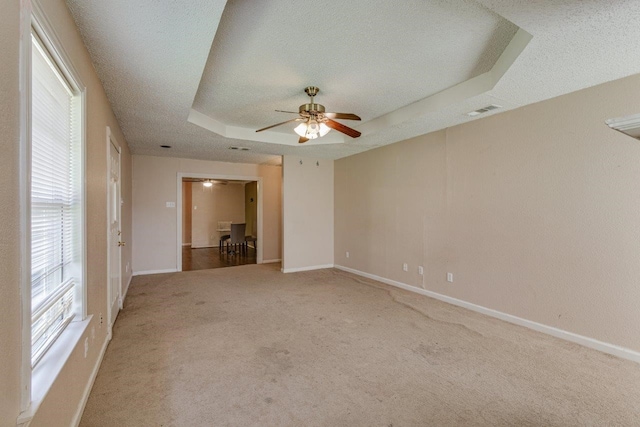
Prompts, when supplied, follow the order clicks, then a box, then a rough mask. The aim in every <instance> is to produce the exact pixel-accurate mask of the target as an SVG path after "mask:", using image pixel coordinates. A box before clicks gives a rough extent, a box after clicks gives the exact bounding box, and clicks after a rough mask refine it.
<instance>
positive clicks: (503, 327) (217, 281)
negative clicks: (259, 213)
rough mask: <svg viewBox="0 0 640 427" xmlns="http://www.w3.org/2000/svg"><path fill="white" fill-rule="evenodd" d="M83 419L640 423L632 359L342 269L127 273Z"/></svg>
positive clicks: (114, 422)
mask: <svg viewBox="0 0 640 427" xmlns="http://www.w3.org/2000/svg"><path fill="white" fill-rule="evenodd" d="M81 425H82V426H254V425H255V426H257V425H260V426H385V427H388V426H396V427H398V426H428V425H433V426H444V425H456V426H458V425H474V426H477V425H487V426H496V425H518V426H527V425H539V426H554V425H557V426H560V425H562V426H567V425H594V426H595V425H598V426H599V425H629V426H640V365H637V364H634V363H632V362H628V361H624V360H621V359H618V358H615V357H612V356H608V355H606V354H603V353H599V352H597V351H594V350H590V349H587V348H583V347H580V346H578V345H575V344H571V343H568V342H565V341H562V340H559V339H555V338H552V337H549V336H546V335H543V334H539V333H536V332H532V331H530V330H528V329H525V328H521V327H518V326H514V325H511V324H508V323H504V322H501V321H499V320H496V319H493V318H489V317H485V316H482V315H479V314H477V313H474V312H470V311H467V310H464V309H461V308H457V307H454V306H450V305H448V304H445V303H442V302H439V301H436V300H432V299H429V298H426V297H423V296H420V295H417V294H413V293H410V292H406V291H403V290H398V289H395V288H392V287H388V286H386V285H383V284H381V283H378V282H374V281H371V280H366V279H362V278H359V277H357V276H354V275H351V274H348V273H344V272H341V271H338V270H321V271H313V272H304V273H294V274H286V275H284V274H281V273H280V272H279V265H251V266H243V267H232V268H226V269H217V270H206V271H193V272H184V273H176V274H162V275H152V276H139V277H135V278H134V280H133V283H132V285H131V288H130V291H129V295H128V296H127V299H126V301H125V308H124V310H123V311H122V312H121V313H120V316H119V317H118V320H117V322H116V325H115V330H114V338H113V341H112V342H111V344H110V345H109V348H108V350H107V353H106V356H105V358H104V362H103V364H102V367H101V369H100V372H99V374H98V377H97V379H96V382H95V385H94V387H93V391H92V392H91V396H90V398H89V401H88V403H87V407H86V410H85V413H84V416H83V418H82V422H81Z"/></svg>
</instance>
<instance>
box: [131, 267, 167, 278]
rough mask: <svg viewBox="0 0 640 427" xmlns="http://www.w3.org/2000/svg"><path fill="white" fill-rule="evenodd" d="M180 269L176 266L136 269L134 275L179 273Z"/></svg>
mask: <svg viewBox="0 0 640 427" xmlns="http://www.w3.org/2000/svg"><path fill="white" fill-rule="evenodd" d="M177 272H178V270H176V269H175V268H169V269H167V270H144V271H134V272H133V275H134V276H144V275H145V274H162V273H177Z"/></svg>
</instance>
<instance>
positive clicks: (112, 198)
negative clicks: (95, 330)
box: [108, 138, 125, 331]
mask: <svg viewBox="0 0 640 427" xmlns="http://www.w3.org/2000/svg"><path fill="white" fill-rule="evenodd" d="M108 205H109V206H108V209H109V213H108V219H109V285H108V301H109V309H108V321H109V331H111V327H112V326H113V324H114V322H115V321H116V317H117V316H118V312H119V311H120V307H121V306H122V302H121V295H120V291H121V289H122V287H121V281H122V277H121V276H122V274H121V271H122V270H121V262H122V261H121V247H122V246H124V244H125V243H124V242H123V241H122V232H121V229H120V149H119V147H117V146H116V145H115V144H114V141H113V140H112V139H111V138H109V201H108Z"/></svg>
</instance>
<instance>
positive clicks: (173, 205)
mask: <svg viewBox="0 0 640 427" xmlns="http://www.w3.org/2000/svg"><path fill="white" fill-rule="evenodd" d="M166 206H167V207H168V208H175V207H176V202H167V203H166Z"/></svg>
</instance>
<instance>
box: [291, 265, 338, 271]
mask: <svg viewBox="0 0 640 427" xmlns="http://www.w3.org/2000/svg"><path fill="white" fill-rule="evenodd" d="M323 268H333V264H325V265H312V266H309V267H298V268H283V269H282V270H281V271H282V272H283V273H297V272H298V271H311V270H322V269H323Z"/></svg>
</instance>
